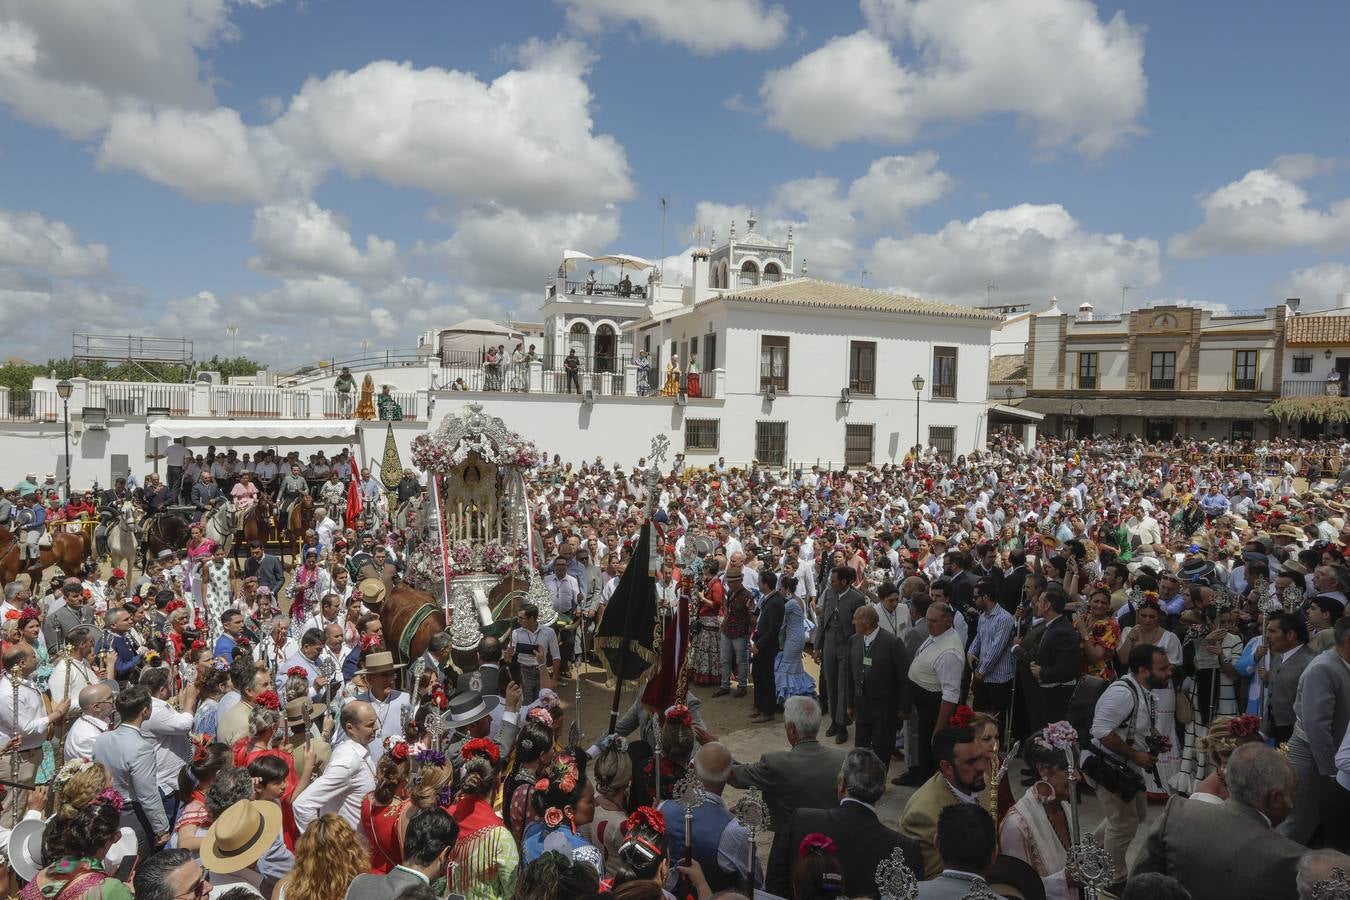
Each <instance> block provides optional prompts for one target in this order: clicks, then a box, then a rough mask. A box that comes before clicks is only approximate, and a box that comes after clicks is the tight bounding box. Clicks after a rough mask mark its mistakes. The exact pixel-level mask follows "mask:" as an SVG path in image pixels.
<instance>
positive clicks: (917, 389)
mask: <svg viewBox="0 0 1350 900" xmlns="http://www.w3.org/2000/svg"><path fill="white" fill-rule="evenodd" d="M910 384H912V385H914V452H915V453H918V452H919V447H920V441H919V398H920V397H921V396H922V395H923V386H924V380H923V376H922V375H915V376H914V380H913V381H911V382H910Z"/></svg>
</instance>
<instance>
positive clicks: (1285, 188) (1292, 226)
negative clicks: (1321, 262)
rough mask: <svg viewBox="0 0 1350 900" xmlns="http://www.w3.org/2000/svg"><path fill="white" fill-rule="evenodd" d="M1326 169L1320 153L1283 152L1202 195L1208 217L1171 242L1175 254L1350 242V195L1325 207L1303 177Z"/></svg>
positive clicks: (1322, 247) (1272, 250)
mask: <svg viewBox="0 0 1350 900" xmlns="http://www.w3.org/2000/svg"><path fill="white" fill-rule="evenodd" d="M1325 170H1326V163H1325V161H1320V160H1318V159H1317V158H1316V157H1308V156H1297V157H1289V156H1285V157H1280V158H1279V159H1277V160H1276V161H1275V163H1274V164H1273V165H1272V166H1271V167H1270V168H1268V169H1253V170H1252V171H1250V172H1248V173H1247V174H1246V175H1243V176H1242V178H1240V179H1238V180H1237V181H1233V182H1230V183H1228V184H1226V185H1224V186H1223V187H1221V188H1219V189H1218V190H1216V191H1214V192H1213V193H1211V194H1208V195H1205V196H1202V197H1201V198H1200V206H1201V208H1202V209H1203V210H1204V211H1205V220H1204V222H1202V223H1201V224H1200V226H1199V227H1198V228H1196V229H1195V230H1193V231H1189V232H1185V233H1183V234H1179V235H1177V236H1176V237H1174V238H1172V240H1171V241H1169V242H1168V245H1167V251H1168V252H1169V253H1171V254H1172V255H1173V256H1182V257H1199V256H1216V255H1226V254H1243V253H1275V252H1278V251H1281V250H1288V249H1290V248H1292V247H1308V248H1311V249H1315V250H1324V251H1336V250H1343V249H1345V248H1347V247H1350V198H1347V199H1343V200H1338V201H1336V202H1334V203H1331V204H1330V205H1328V206H1327V207H1326V209H1319V208H1317V207H1316V206H1314V205H1313V203H1312V198H1311V197H1310V196H1309V194H1308V192H1307V191H1306V190H1304V189H1303V188H1302V187H1301V186H1300V185H1299V184H1298V181H1299V180H1302V179H1306V178H1309V177H1312V176H1313V175H1316V174H1319V173H1320V172H1322V171H1325Z"/></svg>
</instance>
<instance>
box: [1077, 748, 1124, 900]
mask: <svg viewBox="0 0 1350 900" xmlns="http://www.w3.org/2000/svg"><path fill="white" fill-rule="evenodd" d="M1077 757H1078V744H1077V743H1075V742H1070V743H1069V744H1068V746H1066V747H1065V748H1064V758H1065V761H1066V762H1067V763H1068V766H1069V798H1070V802H1069V830H1070V832H1071V837H1072V839H1073V843H1072V844H1071V845H1070V846H1069V851H1068V854H1067V857H1066V861H1065V864H1064V868H1065V870H1066V871H1067V872H1068V873H1069V877H1070V878H1072V879H1073V880H1074V882H1076V883H1077V884H1078V885H1079V888H1080V890H1081V892H1082V894H1083V896H1084V897H1086V898H1087V900H1097V896H1098V891H1099V890H1100V889H1101V888H1104V887H1106V886H1107V885H1108V884H1111V883H1112V879H1113V878H1114V877H1115V866H1113V865H1112V863H1111V854H1110V853H1108V852H1107V851H1106V849H1105V848H1104V847H1102V846H1101V845H1099V844H1098V843H1097V838H1096V836H1095V835H1093V834H1092V833H1090V832H1089V833H1088V834H1082V833H1081V831H1080V828H1079V820H1078V781H1079V777H1078V758H1077Z"/></svg>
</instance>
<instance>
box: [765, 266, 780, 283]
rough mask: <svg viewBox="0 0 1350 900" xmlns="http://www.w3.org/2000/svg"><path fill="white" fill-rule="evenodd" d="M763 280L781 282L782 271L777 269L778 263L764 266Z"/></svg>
mask: <svg viewBox="0 0 1350 900" xmlns="http://www.w3.org/2000/svg"><path fill="white" fill-rule="evenodd" d="M764 280H765V281H782V280H783V270H782V269H781V268H779V266H778V263H776V262H770V263H765V264H764Z"/></svg>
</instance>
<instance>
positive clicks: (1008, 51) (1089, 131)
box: [760, 0, 1147, 156]
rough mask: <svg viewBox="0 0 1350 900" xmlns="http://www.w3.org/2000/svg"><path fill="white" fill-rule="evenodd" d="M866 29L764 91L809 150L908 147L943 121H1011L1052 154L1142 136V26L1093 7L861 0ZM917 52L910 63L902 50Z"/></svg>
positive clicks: (1083, 1)
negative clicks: (1003, 117)
mask: <svg viewBox="0 0 1350 900" xmlns="http://www.w3.org/2000/svg"><path fill="white" fill-rule="evenodd" d="M862 5H863V12H864V14H865V16H866V17H867V20H868V26H869V27H868V29H867V30H864V31H859V32H856V33H854V34H851V35H846V36H842V37H836V38H834V39H832V40H830V41H829V42H827V43H826V44H825V45H824V46H822V47H821V48H819V49H817V50H814V51H812V52H811V53H808V54H806V55H805V56H803V57H801V58H800V59H798V60H797V61H796V62H794V63H792V64H791V65H789V66H787V67H786V68H782V69H776V70H774V71H771V72H769V73H768V74H767V75H766V76H765V78H764V81H763V83H762V85H761V86H760V99H761V100H762V101H763V104H764V108H765V112H766V115H767V117H768V122H769V124H770V125H771V126H772V127H774V128H777V129H780V130H782V131H785V132H787V133H788V134H790V135H791V136H792V137H793V138H794V139H795V140H797V141H799V142H801V143H803V144H807V145H808V146H812V147H819V148H830V147H834V146H836V145H837V144H839V143H842V142H844V141H851V140H874V141H881V142H886V143H908V142H910V141H913V140H915V139H916V138H918V137H919V136H920V134H921V133H922V132H923V130H924V129H925V128H927V127H930V126H932V125H934V124H938V123H943V122H958V123H959V122H963V121H966V120H969V119H975V118H979V117H983V116H987V115H991V114H1011V115H1013V116H1016V117H1017V119H1018V121H1019V122H1021V123H1023V124H1025V125H1026V126H1028V127H1030V128H1032V129H1033V130H1034V131H1035V133H1036V139H1037V143H1038V144H1039V145H1041V146H1045V147H1055V146H1061V145H1071V146H1072V147H1073V148H1074V149H1076V150H1077V151H1078V152H1080V153H1082V154H1084V155H1086V156H1099V155H1101V154H1102V153H1105V152H1106V151H1108V150H1111V149H1112V148H1114V147H1115V146H1117V145H1118V144H1120V143H1121V142H1122V141H1123V140H1125V139H1126V138H1128V137H1129V136H1131V135H1134V134H1138V133H1140V132H1141V130H1142V127H1141V126H1140V125H1139V121H1138V120H1139V118H1140V116H1141V115H1142V114H1143V111H1144V105H1145V100H1146V96H1147V79H1146V78H1145V76H1144V70H1143V54H1144V42H1143V33H1142V31H1141V30H1140V29H1139V28H1137V27H1135V26H1132V25H1130V24H1129V23H1128V22H1127V21H1126V19H1125V16H1124V14H1123V13H1120V12H1118V13H1116V14H1115V15H1114V16H1112V17H1111V19H1110V20H1109V21H1106V22H1103V21H1102V20H1101V19H1100V17H1099V15H1098V11H1097V8H1096V7H1095V6H1094V5H1093V4H1092V3H1091V2H1089V0H1018V2H1008V0H963V2H950V0H863V4H862ZM904 51H909V53H910V55H911V56H912V57H913V59H912V61H911V62H909V63H906V62H905V61H904V60H903V57H902V54H903V53H904Z"/></svg>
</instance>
